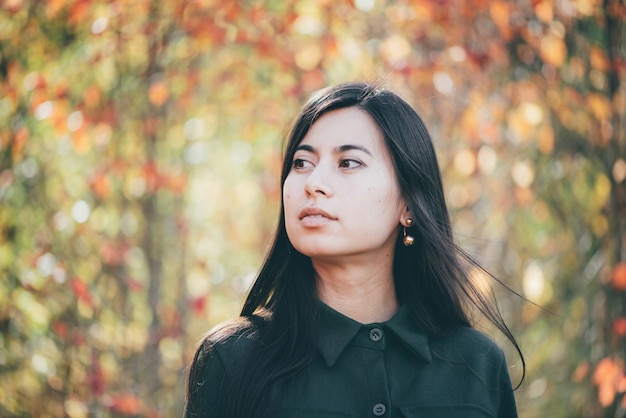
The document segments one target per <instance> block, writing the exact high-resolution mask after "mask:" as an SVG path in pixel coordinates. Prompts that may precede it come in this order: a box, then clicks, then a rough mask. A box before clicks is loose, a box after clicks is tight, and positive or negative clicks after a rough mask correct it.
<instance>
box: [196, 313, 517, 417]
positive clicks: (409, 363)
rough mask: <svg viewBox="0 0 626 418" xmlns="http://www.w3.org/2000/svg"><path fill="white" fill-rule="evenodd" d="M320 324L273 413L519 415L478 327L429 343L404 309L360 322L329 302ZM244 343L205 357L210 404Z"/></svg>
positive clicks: (227, 344)
mask: <svg viewBox="0 0 626 418" xmlns="http://www.w3.org/2000/svg"><path fill="white" fill-rule="evenodd" d="M321 326H322V338H321V339H320V342H319V346H318V354H317V355H316V357H315V358H314V360H313V362H312V363H311V364H309V365H308V366H307V367H306V368H305V369H304V370H302V371H301V372H300V373H298V374H297V375H295V376H293V377H291V378H289V379H286V380H283V381H279V382H276V383H274V384H273V386H272V388H271V392H270V397H269V399H268V402H269V406H270V408H271V410H272V411H273V412H272V415H271V416H273V417H276V418H296V417H298V418H313V417H316V418H322V417H327V418H333V417H353V418H357V417H361V418H363V417H407V418H413V417H428V418H444V417H455V418H458V417H462V418H479V417H480V418H487V417H498V418H515V417H517V412H516V408H515V399H514V396H513V390H512V388H511V380H510V378H509V373H508V370H507V365H506V361H505V358H504V354H503V353H502V350H501V349H500V348H499V347H498V346H497V345H496V344H495V343H494V342H493V341H492V340H490V339H489V338H488V337H486V336H485V335H483V334H481V333H480V332H478V331H476V330H474V329H471V328H461V329H459V330H458V331H456V332H454V333H453V334H452V335H450V336H448V337H446V338H432V337H431V338H429V337H428V336H426V335H424V334H423V333H421V332H420V331H419V330H418V329H417V327H416V325H415V323H414V321H413V320H412V319H411V317H410V314H409V311H408V309H406V308H404V307H401V308H400V310H399V311H398V313H397V314H396V315H395V316H394V317H393V318H392V319H390V320H389V321H387V322H385V323H377V324H368V325H362V324H360V323H358V322H356V321H354V320H352V319H350V318H348V317H346V316H344V315H342V314H340V313H339V312H337V311H335V310H333V309H331V308H330V307H328V306H326V305H322V307H321ZM246 344H250V340H249V339H247V338H245V337H244V338H241V337H239V338H237V337H234V338H230V339H227V340H226V341H223V342H219V343H217V344H215V345H214V350H212V352H211V353H212V354H211V355H210V358H208V359H204V360H205V361H206V367H205V368H204V372H203V373H204V374H205V377H206V384H207V385H209V386H207V387H205V388H203V389H204V390H203V392H204V393H205V394H206V395H205V396H207V397H210V399H209V402H208V403H209V405H216V406H217V405H219V399H220V393H219V392H220V391H219V387H220V383H219V382H221V381H222V379H223V378H224V376H226V378H227V376H228V374H229V369H230V370H232V368H233V367H236V365H237V364H238V360H239V359H238V355H237V353H238V352H241V349H240V348H241V346H242V345H246ZM187 412H188V411H186V415H188V414H187ZM217 416H220V415H217Z"/></svg>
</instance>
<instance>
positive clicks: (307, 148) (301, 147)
mask: <svg viewBox="0 0 626 418" xmlns="http://www.w3.org/2000/svg"><path fill="white" fill-rule="evenodd" d="M296 151H306V152H311V153H314V154H315V153H317V151H316V150H315V148H314V147H312V146H311V145H306V144H301V145H298V147H297V148H296Z"/></svg>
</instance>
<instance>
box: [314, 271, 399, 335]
mask: <svg viewBox="0 0 626 418" xmlns="http://www.w3.org/2000/svg"><path fill="white" fill-rule="evenodd" d="M313 267H314V268H315V271H316V274H317V294H318V296H319V298H320V300H321V301H322V302H324V303H325V304H327V305H328V306H330V307H331V308H333V309H334V310H336V311H338V312H340V313H342V314H343V315H345V316H347V317H349V318H351V319H354V320H355V321H357V322H360V323H362V324H370V323H374V322H385V321H387V320H389V319H391V317H393V315H394V314H395V313H396V312H397V310H398V298H397V296H396V290H395V285H394V281H393V275H392V272H391V267H390V266H380V265H374V266H372V265H371V264H352V265H346V264H333V263H324V262H316V261H313Z"/></svg>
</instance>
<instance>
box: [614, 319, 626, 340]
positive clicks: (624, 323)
mask: <svg viewBox="0 0 626 418" xmlns="http://www.w3.org/2000/svg"><path fill="white" fill-rule="evenodd" d="M613 332H614V333H615V334H617V335H619V336H620V337H624V336H626V318H624V317H623V316H621V317H619V318H617V319H616V320H615V321H613Z"/></svg>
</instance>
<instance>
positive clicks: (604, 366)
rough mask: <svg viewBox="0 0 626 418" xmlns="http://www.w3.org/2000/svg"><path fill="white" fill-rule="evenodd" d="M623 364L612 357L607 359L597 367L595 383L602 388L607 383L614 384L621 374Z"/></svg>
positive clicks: (594, 373) (594, 376) (601, 361)
mask: <svg viewBox="0 0 626 418" xmlns="http://www.w3.org/2000/svg"><path fill="white" fill-rule="evenodd" d="M620 363H621V362H619V361H615V360H613V359H612V358H610V357H605V358H603V359H602V360H600V362H599V363H598V364H597V365H596V369H595V371H594V372H593V383H595V384H596V386H601V385H603V384H606V383H611V384H612V383H613V382H614V381H615V378H616V376H617V375H619V373H620V372H621V364H620Z"/></svg>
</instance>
